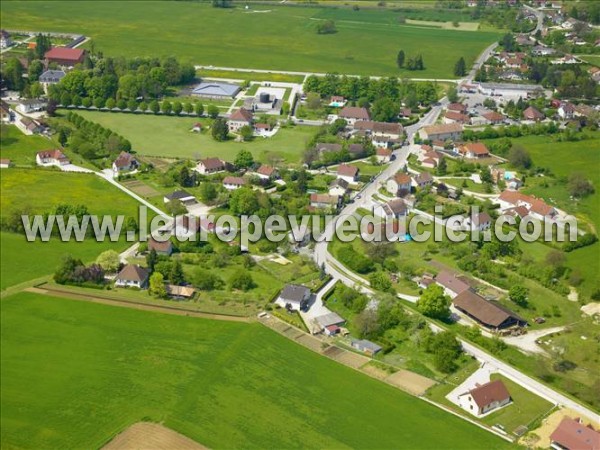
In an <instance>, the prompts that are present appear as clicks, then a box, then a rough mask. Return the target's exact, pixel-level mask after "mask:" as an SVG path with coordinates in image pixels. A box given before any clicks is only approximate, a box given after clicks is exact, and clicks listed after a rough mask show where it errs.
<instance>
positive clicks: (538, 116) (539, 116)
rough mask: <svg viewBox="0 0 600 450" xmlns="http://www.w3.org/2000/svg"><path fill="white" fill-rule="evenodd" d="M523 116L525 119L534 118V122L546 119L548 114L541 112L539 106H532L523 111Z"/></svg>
mask: <svg viewBox="0 0 600 450" xmlns="http://www.w3.org/2000/svg"><path fill="white" fill-rule="evenodd" d="M523 118H524V119H525V120H532V121H534V122H539V121H541V120H544V119H545V118H546V116H545V115H544V114H543V113H542V112H540V111H539V110H538V109H537V108H534V107H533V106H530V107H529V108H527V109H526V110H525V111H523Z"/></svg>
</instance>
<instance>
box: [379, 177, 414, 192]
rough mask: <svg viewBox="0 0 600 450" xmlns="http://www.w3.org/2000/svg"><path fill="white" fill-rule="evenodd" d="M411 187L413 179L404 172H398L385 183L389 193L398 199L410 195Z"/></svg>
mask: <svg viewBox="0 0 600 450" xmlns="http://www.w3.org/2000/svg"><path fill="white" fill-rule="evenodd" d="M411 186H412V178H411V177H410V175H409V174H407V173H404V172H398V173H397V174H396V175H394V176H393V177H391V178H390V179H388V180H387V182H386V183H385V188H386V189H387V191H388V192H389V193H390V194H392V195H395V196H397V197H404V196H405V195H407V194H410V190H411Z"/></svg>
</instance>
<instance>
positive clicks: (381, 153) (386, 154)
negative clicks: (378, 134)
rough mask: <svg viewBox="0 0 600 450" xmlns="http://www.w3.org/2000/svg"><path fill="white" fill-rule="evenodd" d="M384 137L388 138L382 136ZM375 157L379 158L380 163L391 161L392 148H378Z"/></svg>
mask: <svg viewBox="0 0 600 450" xmlns="http://www.w3.org/2000/svg"><path fill="white" fill-rule="evenodd" d="M382 139H386V138H382ZM375 157H376V158H377V162H378V163H380V164H385V163H388V162H390V160H391V159H392V151H391V150H390V149H388V148H387V147H386V148H379V147H378V148H377V150H375Z"/></svg>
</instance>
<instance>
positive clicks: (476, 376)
mask: <svg viewBox="0 0 600 450" xmlns="http://www.w3.org/2000/svg"><path fill="white" fill-rule="evenodd" d="M495 371H496V370H495V368H494V367H492V366H488V365H486V364H485V363H484V364H483V365H482V366H481V367H480V368H479V369H477V370H476V371H475V372H473V373H472V374H471V375H469V377H468V378H467V379H466V380H465V381H463V382H462V383H461V384H459V385H458V386H457V387H456V388H454V389H453V390H452V392H450V393H449V394H448V395H446V398H447V399H448V400H450V401H451V402H452V403H454V404H455V405H458V396H459V395H461V394H464V393H465V392H467V391H470V390H471V389H473V388H475V387H477V385H481V384H485V383H489V381H490V379H491V378H490V375H491V374H492V373H494V372H495Z"/></svg>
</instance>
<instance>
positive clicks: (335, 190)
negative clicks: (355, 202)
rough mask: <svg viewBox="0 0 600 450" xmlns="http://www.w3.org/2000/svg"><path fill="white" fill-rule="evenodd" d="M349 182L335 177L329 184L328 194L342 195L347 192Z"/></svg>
mask: <svg viewBox="0 0 600 450" xmlns="http://www.w3.org/2000/svg"><path fill="white" fill-rule="evenodd" d="M349 186H350V185H349V183H348V182H347V181H346V180H344V179H342V178H336V179H335V180H333V181H332V182H331V184H330V185H329V195H334V196H338V197H343V196H344V195H346V193H347V192H348V187H349Z"/></svg>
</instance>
